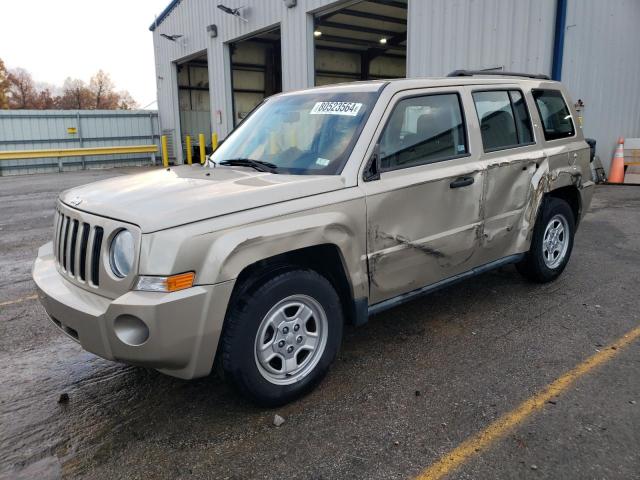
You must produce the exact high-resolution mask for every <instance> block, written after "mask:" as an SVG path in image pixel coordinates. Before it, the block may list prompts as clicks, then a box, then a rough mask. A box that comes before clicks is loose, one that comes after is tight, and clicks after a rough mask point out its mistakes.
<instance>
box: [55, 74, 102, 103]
mask: <svg viewBox="0 0 640 480" xmlns="http://www.w3.org/2000/svg"><path fill="white" fill-rule="evenodd" d="M60 108H63V109H65V110H72V109H77V110H84V109H90V108H94V102H93V96H92V94H91V91H90V90H89V88H88V87H87V84H86V83H84V82H83V81H82V80H80V79H78V78H71V77H67V79H66V80H65V81H64V85H63V87H62V96H61V97H60Z"/></svg>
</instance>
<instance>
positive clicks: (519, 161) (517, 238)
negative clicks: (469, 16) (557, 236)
mask: <svg viewBox="0 0 640 480" xmlns="http://www.w3.org/2000/svg"><path fill="white" fill-rule="evenodd" d="M470 90H471V97H472V99H473V103H474V107H475V118H474V119H473V122H474V123H476V122H477V126H478V129H476V130H475V131H476V132H479V134H480V137H481V138H480V140H481V145H482V152H481V154H480V160H481V161H482V163H483V165H484V167H485V168H486V177H485V187H484V190H485V191H484V225H483V231H482V243H483V246H484V247H483V256H484V258H483V263H487V262H490V261H493V260H497V259H499V258H502V257H506V256H509V255H512V254H514V253H519V252H521V251H523V248H524V249H525V250H526V245H528V242H527V240H526V235H527V233H528V229H527V228H526V225H527V222H526V221H525V220H526V219H525V218H524V216H525V212H526V211H528V210H527V208H526V207H527V205H528V204H529V203H530V201H531V196H532V193H533V189H532V178H533V175H534V174H535V172H536V169H537V166H538V165H539V164H540V163H541V162H542V161H543V160H544V158H545V154H544V150H543V148H542V145H541V144H540V143H536V138H535V133H534V128H533V125H532V122H531V115H530V113H529V108H528V106H527V101H526V97H525V92H524V91H523V90H522V88H521V87H520V86H518V85H513V86H510V85H509V86H507V85H505V86H502V85H500V86H499V87H493V86H492V87H491V88H486V87H473V88H471V87H470Z"/></svg>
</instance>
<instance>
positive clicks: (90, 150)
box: [0, 145, 158, 160]
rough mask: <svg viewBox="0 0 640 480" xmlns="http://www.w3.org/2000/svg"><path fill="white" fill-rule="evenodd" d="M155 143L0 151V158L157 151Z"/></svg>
mask: <svg viewBox="0 0 640 480" xmlns="http://www.w3.org/2000/svg"><path fill="white" fill-rule="evenodd" d="M157 152H158V146H157V145H132V146H124V147H123V146H119V147H87V148H51V149H43V150H9V151H0V160H24V159H34V158H61V157H84V156H89V155H122V154H125V153H157Z"/></svg>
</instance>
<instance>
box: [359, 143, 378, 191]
mask: <svg viewBox="0 0 640 480" xmlns="http://www.w3.org/2000/svg"><path fill="white" fill-rule="evenodd" d="M362 178H363V180H364V181H365V182H372V181H373V180H380V144H379V143H376V146H375V147H374V148H373V153H372V154H371V158H369V161H368V162H367V167H366V168H365V169H364V174H363V175H362Z"/></svg>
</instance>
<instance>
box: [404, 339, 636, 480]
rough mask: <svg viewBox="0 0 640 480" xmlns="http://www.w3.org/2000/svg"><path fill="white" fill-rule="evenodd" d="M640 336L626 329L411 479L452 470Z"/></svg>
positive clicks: (431, 477)
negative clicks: (625, 331) (611, 341)
mask: <svg viewBox="0 0 640 480" xmlns="http://www.w3.org/2000/svg"><path fill="white" fill-rule="evenodd" d="M638 338H640V327H636V328H634V329H633V330H631V331H630V332H627V333H626V334H625V335H624V336H623V337H621V338H619V339H618V340H616V341H615V342H614V343H612V344H611V345H609V346H608V347H606V348H604V349H602V350H600V351H599V352H597V353H596V354H595V355H592V356H591V357H589V358H588V359H587V360H585V361H584V362H582V363H581V364H579V365H578V366H577V367H575V368H574V369H573V370H570V371H568V372H567V373H565V374H564V375H562V376H561V377H559V378H558V379H556V380H555V381H553V382H552V383H550V384H549V385H547V386H546V387H545V388H544V389H543V390H541V391H540V392H539V393H537V394H536V395H534V396H533V397H531V398H529V399H528V400H525V401H524V402H523V403H521V404H520V405H519V406H518V407H517V408H515V409H514V410H511V411H510V412H508V413H506V414H504V415H502V416H501V417H500V418H498V419H497V420H496V421H495V422H493V423H492V424H491V425H489V426H488V427H487V428H485V429H484V430H483V431H481V432H480V433H478V434H476V435H474V436H473V437H471V438H469V439H468V440H465V441H464V442H462V443H461V444H460V445H459V446H458V447H456V448H455V449H453V450H452V451H450V452H449V453H447V454H446V455H444V456H443V457H440V459H439V460H438V461H436V462H435V463H434V464H432V465H431V466H429V467H427V468H426V469H425V470H423V471H422V473H420V474H419V475H418V476H417V477H416V479H415V480H436V479H440V478H443V477H445V476H446V475H448V474H449V473H451V472H453V471H454V470H455V469H457V468H458V467H459V466H460V465H462V464H463V463H465V462H466V461H467V460H469V459H470V458H471V457H473V456H474V455H477V454H478V453H479V452H481V451H482V450H484V449H486V448H487V447H490V446H491V445H492V444H493V443H494V442H495V441H497V440H499V439H500V438H502V437H504V435H505V434H507V433H508V432H509V431H510V430H512V429H513V428H514V427H516V426H517V425H519V424H520V423H522V422H524V421H525V420H526V419H527V418H528V417H530V416H531V415H532V414H534V413H535V412H537V411H538V410H541V409H542V408H543V407H544V406H545V404H546V403H547V402H548V401H549V400H552V399H553V398H554V397H557V396H558V395H560V394H562V393H563V392H565V391H566V390H567V389H568V388H569V387H570V386H571V385H572V384H573V383H574V382H575V381H576V380H578V379H579V378H580V377H582V376H584V375H586V374H587V373H589V372H591V371H592V370H593V369H595V368H597V367H598V366H600V365H602V364H604V363H606V362H607V361H609V360H611V359H612V358H613V357H614V356H616V355H617V354H618V353H619V352H620V351H621V350H622V349H623V348H624V347H626V346H628V345H629V344H630V343H632V342H633V341H634V340H637V339H638Z"/></svg>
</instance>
